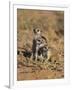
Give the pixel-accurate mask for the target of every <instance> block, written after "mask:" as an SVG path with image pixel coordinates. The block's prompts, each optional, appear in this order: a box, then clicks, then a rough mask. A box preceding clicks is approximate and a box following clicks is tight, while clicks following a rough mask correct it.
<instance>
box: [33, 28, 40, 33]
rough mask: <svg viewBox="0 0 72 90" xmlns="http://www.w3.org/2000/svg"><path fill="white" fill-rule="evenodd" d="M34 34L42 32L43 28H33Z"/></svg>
mask: <svg viewBox="0 0 72 90" xmlns="http://www.w3.org/2000/svg"><path fill="white" fill-rule="evenodd" d="M33 32H34V34H41V30H40V29H39V28H35V29H33Z"/></svg>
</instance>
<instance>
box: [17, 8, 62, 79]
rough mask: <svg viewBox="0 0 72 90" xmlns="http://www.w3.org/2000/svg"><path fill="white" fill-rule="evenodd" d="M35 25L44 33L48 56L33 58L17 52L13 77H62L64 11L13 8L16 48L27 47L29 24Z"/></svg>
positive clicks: (22, 48) (29, 38) (31, 37)
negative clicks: (47, 57)
mask: <svg viewBox="0 0 72 90" xmlns="http://www.w3.org/2000/svg"><path fill="white" fill-rule="evenodd" d="M35 27H38V28H40V29H41V30H42V34H43V36H45V37H46V39H47V42H48V47H49V49H50V50H51V56H50V59H49V60H48V59H47V60H44V61H42V60H40V61H34V60H32V57H31V58H28V59H27V58H26V57H25V56H23V55H22V54H21V53H20V54H18V55H17V80H38V79H60V78H64V12H63V11H38V10H23V9H18V10H17V49H18V50H19V51H24V50H25V49H27V50H29V51H31V48H32V40H33V28H35Z"/></svg>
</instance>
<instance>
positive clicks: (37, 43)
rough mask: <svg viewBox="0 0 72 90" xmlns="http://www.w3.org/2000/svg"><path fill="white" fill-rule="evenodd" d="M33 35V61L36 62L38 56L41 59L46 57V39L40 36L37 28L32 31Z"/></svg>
mask: <svg viewBox="0 0 72 90" xmlns="http://www.w3.org/2000/svg"><path fill="white" fill-rule="evenodd" d="M33 33H34V37H33V45H32V52H33V60H35V59H36V60H37V59H38V56H39V55H41V56H42V57H47V52H48V47H47V40H46V38H45V37H44V36H42V33H41V30H40V29H39V28H36V29H33Z"/></svg>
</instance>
